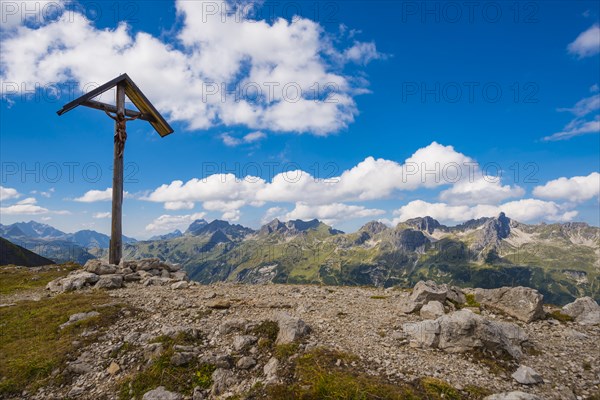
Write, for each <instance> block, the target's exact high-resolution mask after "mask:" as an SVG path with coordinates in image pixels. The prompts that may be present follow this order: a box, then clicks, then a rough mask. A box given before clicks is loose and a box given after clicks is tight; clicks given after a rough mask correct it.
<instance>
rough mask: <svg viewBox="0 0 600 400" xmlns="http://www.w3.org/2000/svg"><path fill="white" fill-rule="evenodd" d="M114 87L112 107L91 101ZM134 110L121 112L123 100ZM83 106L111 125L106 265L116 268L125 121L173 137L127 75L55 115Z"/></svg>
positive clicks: (120, 252)
mask: <svg viewBox="0 0 600 400" xmlns="http://www.w3.org/2000/svg"><path fill="white" fill-rule="evenodd" d="M113 87H116V92H117V94H116V102H115V105H114V106H113V105H111V104H106V103H102V102H99V101H96V100H93V99H94V98H95V97H97V96H99V95H101V94H102V93H104V92H106V91H108V90H110V89H112V88H113ZM126 95H127V97H128V98H129V100H131V102H132V103H133V104H134V105H135V106H136V107H137V109H138V110H139V111H133V110H128V109H126V108H125V96H126ZM80 105H81V106H85V107H90V108H95V109H97V110H103V111H104V112H105V113H106V114H107V115H108V116H109V117H110V118H112V119H113V120H114V121H115V134H114V153H113V157H114V161H113V185H112V222H111V231H110V249H109V254H108V261H109V262H110V263H111V264H119V262H120V261H121V257H122V255H123V243H122V242H123V233H122V232H123V230H122V205H123V152H124V151H125V141H126V140H127V129H126V124H127V121H131V120H135V119H141V120H143V121H148V122H150V124H151V125H152V126H153V127H154V129H155V130H156V132H158V134H159V135H160V136H161V137H165V136H167V135H169V134H171V133H173V129H172V128H171V127H170V126H169V124H168V123H167V121H165V119H164V118H163V117H162V115H160V114H159V112H158V111H157V110H156V108H154V106H153V105H152V103H150V101H148V99H147V98H146V96H145V95H144V94H143V93H142V91H141V90H140V89H139V88H138V87H137V86H136V85H135V83H133V81H132V80H131V78H129V76H127V74H123V75H121V76H119V77H117V78H115V79H113V80H112V81H110V82H107V83H105V84H104V85H101V86H99V87H97V88H96V89H94V90H92V91H90V92H88V93H86V94H84V95H83V96H81V97H79V98H77V99H75V100H73V101H72V102H70V103H68V104H66V105H65V106H64V107H63V108H62V109H61V110H59V111H58V112H57V114H58V115H62V114H64V113H66V112H67V111H70V110H72V109H74V108H75V107H77V106H80Z"/></svg>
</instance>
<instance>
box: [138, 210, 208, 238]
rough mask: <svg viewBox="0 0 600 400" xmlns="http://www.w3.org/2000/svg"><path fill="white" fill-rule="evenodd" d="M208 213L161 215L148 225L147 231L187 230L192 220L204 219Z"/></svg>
mask: <svg viewBox="0 0 600 400" xmlns="http://www.w3.org/2000/svg"><path fill="white" fill-rule="evenodd" d="M205 215H206V213H203V212H201V213H194V214H186V215H161V216H160V217H158V218H156V219H155V220H154V221H152V223H150V224H148V225H147V226H146V231H148V232H155V233H169V232H172V231H174V230H175V229H179V230H182V231H183V230H185V229H186V228H187V227H188V226H189V225H190V224H191V223H192V222H194V221H195V220H197V219H202V218H204V216H205Z"/></svg>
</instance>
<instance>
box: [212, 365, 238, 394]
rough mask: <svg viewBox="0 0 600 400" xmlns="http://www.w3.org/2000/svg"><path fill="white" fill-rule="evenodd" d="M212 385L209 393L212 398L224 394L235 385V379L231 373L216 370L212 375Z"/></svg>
mask: <svg viewBox="0 0 600 400" xmlns="http://www.w3.org/2000/svg"><path fill="white" fill-rule="evenodd" d="M212 380H213V385H212V389H211V392H212V394H213V395H214V396H218V395H220V394H222V393H224V392H225V391H226V390H227V388H229V387H230V386H233V385H235V383H236V379H235V375H234V374H233V372H231V371H228V370H226V369H223V368H217V369H216V370H215V372H213V374H212Z"/></svg>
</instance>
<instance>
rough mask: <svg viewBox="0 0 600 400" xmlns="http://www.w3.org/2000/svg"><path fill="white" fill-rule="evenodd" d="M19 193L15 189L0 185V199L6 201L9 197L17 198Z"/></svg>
mask: <svg viewBox="0 0 600 400" xmlns="http://www.w3.org/2000/svg"><path fill="white" fill-rule="evenodd" d="M20 196H21V195H20V194H19V192H18V191H17V189H13V188H7V187H4V186H0V201H6V200H11V199H17V198H19V197H20Z"/></svg>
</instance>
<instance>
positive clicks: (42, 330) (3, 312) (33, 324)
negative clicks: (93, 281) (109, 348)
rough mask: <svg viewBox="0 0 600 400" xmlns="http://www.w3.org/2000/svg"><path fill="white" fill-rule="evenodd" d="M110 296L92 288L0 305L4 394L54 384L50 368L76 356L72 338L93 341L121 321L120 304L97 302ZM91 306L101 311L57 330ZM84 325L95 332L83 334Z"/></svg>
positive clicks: (0, 388) (0, 387)
mask: <svg viewBox="0 0 600 400" xmlns="http://www.w3.org/2000/svg"><path fill="white" fill-rule="evenodd" d="M110 301H111V298H110V297H109V296H108V295H107V294H106V293H104V292H99V291H94V292H90V293H67V294H61V295H58V296H56V297H54V298H48V299H42V300H40V301H22V302H19V303H18V304H16V305H15V306H11V307H3V308H0V321H1V322H0V327H1V329H0V354H2V357H0V376H2V377H4V378H5V379H2V381H0V397H3V396H4V395H11V394H17V393H21V392H22V391H23V390H26V389H27V390H30V391H34V390H37V388H39V387H41V386H42V385H45V384H48V383H50V382H49V381H50V378H49V376H50V373H51V372H52V371H53V370H54V369H55V368H60V367H62V366H64V364H65V362H66V360H67V359H68V357H69V356H71V355H73V353H74V351H75V348H74V346H73V344H72V342H73V340H75V339H76V338H77V340H78V341H80V342H82V343H91V342H92V341H94V340H96V338H97V337H98V336H99V335H100V334H101V333H102V329H104V328H106V327H108V326H110V325H112V324H113V323H114V322H115V321H116V320H117V318H118V317H119V314H120V311H121V310H122V306H120V305H111V306H104V307H98V306H99V305H102V304H106V303H108V302H110ZM92 310H96V311H98V312H99V313H100V315H99V316H96V317H93V318H88V319H86V320H82V321H78V322H76V323H74V324H72V325H70V326H68V327H67V328H65V329H59V325H61V324H62V323H64V322H66V321H67V320H68V319H69V317H70V316H71V315H73V314H76V313H80V312H88V311H92ZM86 329H90V330H91V331H94V334H93V335H90V336H86V337H85V338H83V337H79V336H78V335H79V334H80V333H81V332H83V331H84V330H86Z"/></svg>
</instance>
